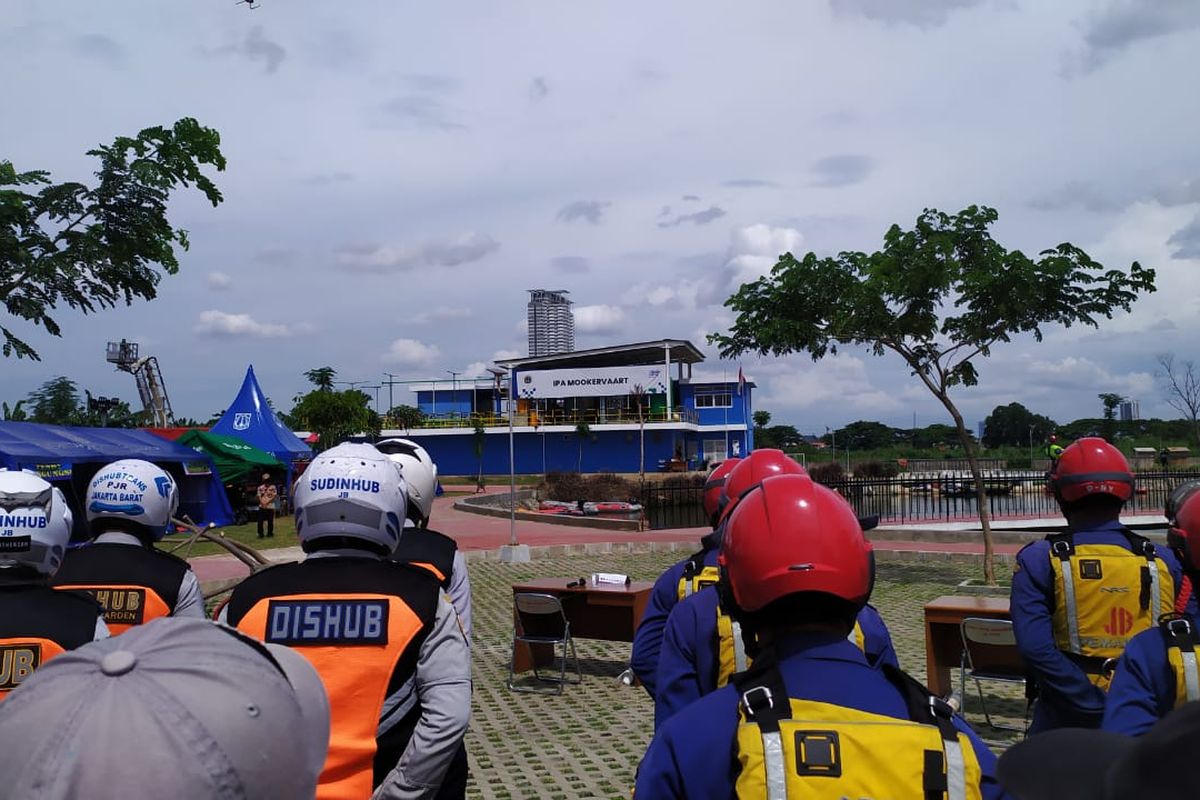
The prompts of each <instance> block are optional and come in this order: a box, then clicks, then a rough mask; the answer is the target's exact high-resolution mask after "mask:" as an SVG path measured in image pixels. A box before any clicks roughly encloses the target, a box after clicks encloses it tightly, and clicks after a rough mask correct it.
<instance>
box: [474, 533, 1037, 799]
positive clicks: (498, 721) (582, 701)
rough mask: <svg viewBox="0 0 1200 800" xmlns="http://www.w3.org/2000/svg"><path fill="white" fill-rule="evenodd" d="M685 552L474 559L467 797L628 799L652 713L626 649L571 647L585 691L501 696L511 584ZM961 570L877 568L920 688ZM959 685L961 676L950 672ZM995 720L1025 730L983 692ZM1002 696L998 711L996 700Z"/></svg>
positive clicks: (657, 561) (899, 642)
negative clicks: (634, 681) (940, 599)
mask: <svg viewBox="0 0 1200 800" xmlns="http://www.w3.org/2000/svg"><path fill="white" fill-rule="evenodd" d="M682 555H683V554H681V553H679V552H674V553H672V552H658V553H638V554H598V555H589V556H564V557H557V558H547V559H540V560H536V561H533V562H529V563H524V564H507V563H501V562H497V561H472V562H471V564H470V574H471V585H472V591H473V595H474V609H473V611H474V627H475V630H474V652H473V661H474V678H475V694H474V701H473V713H472V719H471V727H470V731H469V733H468V734H467V750H468V753H469V755H470V762H471V781H470V784H469V786H468V791H467V796H468V797H471V798H517V799H523V798H578V797H603V798H626V799H627V798H628V797H629V790H630V788H631V787H632V785H633V781H634V773H635V771H636V769H637V765H638V762H639V761H640V760H641V757H642V754H643V753H644V752H645V749H646V745H647V744H648V743H649V741H650V737H651V734H652V729H653V714H654V709H653V704H652V703H651V701H650V698H649V696H648V695H647V694H646V692H645V691H644V690H643V689H641V688H638V687H627V686H623V685H621V684H619V683H618V681H617V676H618V675H619V674H620V673H621V671H622V670H623V669H624V668H625V665H626V662H627V661H628V659H629V652H630V646H629V644H628V643H624V642H605V641H599V640H593V639H578V640H576V646H577V649H578V652H579V658H580V661H581V667H582V670H583V683H582V684H580V685H577V686H575V685H571V686H567V687H566V689H565V691H564V692H563V693H562V694H561V695H557V696H553V695H533V694H516V693H513V692H510V691H509V690H508V688H507V687H506V686H505V680H506V679H507V677H508V661H509V658H510V654H511V649H512V585H513V584H514V583H517V582H521V581H525V580H528V579H530V578H535V577H555V576H559V577H568V576H573V577H578V576H580V575H588V574H591V573H592V572H620V573H625V574H627V575H629V576H631V577H632V578H633V579H634V580H654V578H656V577H657V576H658V575H659V574H660V573H661V572H662V571H663V570H664V569H666V568H667V567H668V566H669V565H670V564H672V563H674V562H675V561H677V560H678V559H679V558H681V557H682ZM977 572H978V568H977V567H975V566H972V565H968V564H953V563H942V562H938V563H934V562H930V563H925V564H901V563H881V564H880V565H879V572H878V577H877V581H876V586H875V593H874V596H873V599H872V602H873V604H874V605H875V606H876V608H878V609H879V612H880V614H881V615H882V616H883V619H884V621H885V622H886V623H887V625H888V628H889V629H890V631H891V634H892V639H893V642H894V644H895V647H896V651H897V654H898V655H899V658H900V664H901V666H902V667H903V668H904V669H905V670H907V671H908V672H910V673H911V674H912V675H914V676H915V677H917V678H919V679H921V680H924V678H925V638H924V637H925V630H924V616H923V610H922V608H923V606H924V604H925V603H926V602H928V601H929V600H932V599H933V598H935V597H937V596H939V595H943V594H954V593H956V592H955V589H954V587H955V584H957V583H958V582H959V581H961V580H963V579H964V578H967V577H976V576H977ZM955 681H956V684H957V670H956V671H955ZM985 691H986V692H987V693H988V698H989V709H990V710H991V711H992V713H993V718H994V719H995V718H996V717H997V716H999V718H1000V719H999V720H997V721H1002V722H1004V723H1007V724H1021V722H1022V716H1023V714H1024V709H1025V701H1024V699H1023V694H1022V691H1021V689H1020V688H1013V687H1004V686H1000V685H997V684H985ZM972 697H974V689H973V687H972V689H971V692H970V695H969V696H968V700H967V706H966V712H967V718H968V719H969V720H970V721H971V723H972V724H973V725H974V726H975V729H976V730H977V731H978V732H979V733H980V735H981V736H983V738H984V739H985V740H987V741H988V742H989V743H991V744H993V745H994V746H995V749H996V750H997V751H999V750H1000V749H1001V748H1002V747H1004V746H1006V745H1007V744H1008V743H1011V742H1012V741H1013V740H1014V739H1015V738H1016V735H1015V734H1006V733H1000V732H997V731H992V730H990V729H988V728H987V727H986V726H985V725H984V721H983V716H982V713H981V711H980V709H979V704H978V700H977V699H975V700H973V699H972ZM993 697H995V698H998V699H996V700H995V701H994V702H993V700H992V698H993Z"/></svg>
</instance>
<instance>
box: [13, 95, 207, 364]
mask: <svg viewBox="0 0 1200 800" xmlns="http://www.w3.org/2000/svg"><path fill="white" fill-rule="evenodd" d="M220 143H221V137H220V135H219V134H218V133H217V132H216V131H215V130H213V129H211V128H205V127H203V126H202V125H200V123H199V122H197V121H196V120H194V119H190V118H185V119H181V120H179V121H178V122H176V123H175V124H174V125H173V126H172V127H170V128H164V127H161V126H156V127H153V128H146V129H144V130H142V131H141V132H139V133H138V135H137V136H135V137H128V136H119V137H117V138H116V139H115V140H114V141H113V143H112V144H110V145H102V146H100V147H98V148H96V149H94V150H89V151H88V155H90V156H96V157H97V158H98V159H99V160H100V166H99V168H98V169H97V170H96V172H95V175H96V179H97V180H96V183H95V185H94V186H87V185H85V184H83V183H76V182H67V183H57V184H56V183H51V181H50V173H48V172H46V171H45V170H33V171H29V172H17V169H16V167H15V166H14V165H13V164H12V162H10V161H0V303H2V304H3V306H4V310H5V312H6V313H7V315H8V316H9V317H12V318H15V319H18V320H25V321H27V322H31V323H33V324H34V325H40V326H41V327H42V328H44V329H45V330H46V332H47V333H50V334H51V335H53V336H60V335H61V331H60V328H59V325H58V323H57V321H56V320H55V319H54V317H52V316H51V312H53V311H54V310H55V309H56V308H58V307H59V306H66V307H68V308H73V309H77V310H79V311H81V312H83V313H84V314H87V313H90V312H93V311H95V310H97V309H100V308H112V307H114V306H116V305H117V304H118V303H121V302H123V303H125V304H126V305H130V304H132V303H133V301H134V299H135V298H141V299H145V300H153V299H154V297H155V296H156V295H157V287H158V281H159V278H160V277H161V274H160V272H159V270H160V269H161V271H162V272H164V273H166V274H169V275H173V274H175V273H176V272H178V271H179V261H178V259H177V257H176V252H175V248H176V246H178V247H179V248H180V249H182V250H187V248H188V234H187V231H186V230H184V229H182V228H175V227H173V226H172V225H171V223H170V222H169V221H168V219H167V203H168V201H169V200H170V198H171V196H172V193H173V192H174V191H175V190H176V189H178V188H180V187H187V186H192V185H195V187H196V188H197V189H199V190H200V191H201V192H203V193H204V196H205V197H206V198H207V199H208V201H209V202H210V203H212V204H213V205H214V206H216V205H217V204H219V203H220V202H221V200H222V198H221V193H220V192H219V191H218V190H217V187H216V185H215V184H213V182H212V181H211V180H210V179H209V178H208V176H207V175H205V174H204V172H203V171H202V169H201V168H202V167H203V166H206V165H207V166H212V167H215V168H216V169H217V170H218V171H220V170H223V169H225V157H224V156H223V155H222V154H221V150H220ZM5 323H6V324H11V323H7V320H5ZM6 324H0V334H2V335H3V344H2V345H0V352H3V354H4V355H5V356H11V355H14V354H15V355H16V356H17V357H18V358H31V359H37V358H38V354H37V351H35V350H34V349H33V347H31V346H30V345H29V344H28V343H26V342H25V341H23V340H22V339H20V338H19V337H18V336H17V335H16V334H15V333H14V332H13V331H12V330H10V329H9V328H8V327H7V326H6Z"/></svg>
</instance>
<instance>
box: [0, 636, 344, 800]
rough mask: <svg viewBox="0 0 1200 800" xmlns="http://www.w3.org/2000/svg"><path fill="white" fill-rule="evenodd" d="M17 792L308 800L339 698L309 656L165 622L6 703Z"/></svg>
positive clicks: (2, 737)
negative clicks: (331, 697) (332, 702)
mask: <svg viewBox="0 0 1200 800" xmlns="http://www.w3.org/2000/svg"><path fill="white" fill-rule="evenodd" d="M0 741H3V742H4V746H3V747H0V785H2V786H4V787H5V790H4V794H5V796H6V797H31V798H32V797H37V798H39V799H40V800H67V799H68V798H84V797H86V798H89V800H128V798H131V797H162V798H173V797H175V798H189V799H191V798H196V800H209V799H210V798H211V799H212V800H217V799H218V798H220V799H221V800H224V799H225V798H229V799H230V800H233V798H239V799H245V800H253V799H254V798H275V797H279V798H311V797H313V796H314V794H315V792H316V785H317V777H318V776H319V775H320V773H321V769H322V767H323V766H324V764H325V753H326V750H327V748H328V744H329V701H328V699H327V698H326V696H325V690H324V688H323V686H322V684H321V679H320V677H319V676H318V675H317V672H316V670H314V669H313V667H312V666H311V665H310V664H309V663H308V661H307V660H305V658H304V657H303V656H301V655H300V654H298V653H296V652H294V651H292V650H289V649H288V648H286V647H282V646H279V645H264V644H262V643H261V642H257V641H255V640H253V639H250V638H249V637H246V636H244V635H243V634H241V633H239V632H238V631H235V630H233V629H232V628H229V627H226V626H224V625H218V624H217V623H213V622H208V621H206V620H200V619H185V618H178V617H164V618H162V619H157V620H154V621H153V622H150V623H147V624H146V625H141V626H138V627H135V628H132V629H130V630H129V631H128V632H126V633H124V634H122V635H121V636H115V637H113V638H111V639H103V640H100V641H97V642H92V643H91V644H87V645H84V646H83V647H80V648H78V649H76V650H71V651H68V652H66V653H63V654H62V655H60V656H57V657H56V658H54V659H53V660H51V661H48V662H46V664H45V665H44V666H43V667H41V668H40V669H38V670H37V671H36V672H34V673H33V675H31V676H30V677H29V678H28V679H26V680H25V681H24V682H23V683H22V684H21V685H20V686H19V687H18V688H17V689H16V690H14V691H13V692H12V694H10V695H9V697H8V699H7V700H5V701H4V702H3V703H0Z"/></svg>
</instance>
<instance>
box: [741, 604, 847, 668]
mask: <svg viewBox="0 0 1200 800" xmlns="http://www.w3.org/2000/svg"><path fill="white" fill-rule="evenodd" d="M846 639H847V640H848V641H849V642H850V643H851V644H853V645H854V646H855V647H857V648H858V649H859V650H862V651H863V653H864V654H865V653H866V652H867V649H866V637H865V636H864V635H863V630H862V626H861V625H859V624H858V620H855V621H854V627H853V628H852V629H851V630H850V634H849V635H848V636H847V637H846ZM752 661H753V659H750V658H748V657H747V656H746V645H745V644H744V642H743V641H742V626H741V625H739V624H738V622H737V620H735V619H734V618H733V617H731V616H729V615H728V614H726V613H725V612H724V610H723V609H722V608H721V606H720V605H718V606H717V688H718V689H720V688H721V687H722V686H724V685H726V684H727V683H729V680H730V678H732V677H733V676H734V674H735V673H738V672H745V671H746V670H747V669H749V668H750V665H751V663H752Z"/></svg>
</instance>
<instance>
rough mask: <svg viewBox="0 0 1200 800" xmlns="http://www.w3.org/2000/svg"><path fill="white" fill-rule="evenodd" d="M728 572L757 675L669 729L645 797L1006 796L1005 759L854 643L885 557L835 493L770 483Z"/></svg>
mask: <svg viewBox="0 0 1200 800" xmlns="http://www.w3.org/2000/svg"><path fill="white" fill-rule="evenodd" d="M719 563H720V567H721V571H722V578H721V584H720V586H721V591H722V592H723V593H725V594H726V598H724V600H723V602H724V603H725V604H726V606H727V608H728V609H729V611H730V613H731V614H732V615H733V617H734V618H735V619H737V620H738V621H739V622H740V623H741V624H742V626H743V628H744V629H745V630H747V631H749V632H750V633H752V634H753V638H748V639H747V641H748V642H753V643H754V646H755V647H756V648H757V650H756V651H755V652H753V653H751V655H752V656H753V658H754V663H753V666H752V667H751V668H750V669H749V670H748V671H747V672H745V673H741V674H739V675H737V676H735V677H734V679H733V680H732V681H731V682H730V683H729V684H728V685H726V686H724V687H722V688H720V689H717V690H716V691H714V692H712V693H711V694H708V695H705V696H704V697H702V698H700V699H699V700H697V701H695V702H694V703H692V704H691V705H689V706H687V707H686V708H684V709H682V710H680V711H679V712H678V713H676V714H675V715H674V716H672V717H670V718H669V719H668V720H666V722H665V723H663V725H662V727H660V728H659V729H658V731H657V732H656V733H655V735H654V738H653V740H652V741H651V742H650V746H649V748H648V749H647V751H646V754H645V757H644V758H643V759H642V762H641V765H640V767H639V769H638V774H637V785H636V787H635V790H634V796H635V797H638V798H653V800H663V799H664V798H695V797H741V798H763V797H770V798H772V800H776V798H778V799H779V800H782V798H787V797H796V798H802V797H946V798H969V799H970V800H978V798H988V800H993V799H994V798H998V797H1001V796H1002V793H1001V792H1000V790H999V788H998V786H997V785H996V783H995V779H994V770H995V762H996V759H995V756H994V755H993V754H992V753H991V751H989V750H988V749H987V747H986V746H985V745H984V744H983V742H982V741H980V740H979V738H978V737H977V736H976V735H975V734H974V732H973V731H971V729H970V728H969V727H968V726H967V724H966V723H965V722H963V721H962V720H961V719H960V718H958V717H957V716H955V715H954V714H953V712H952V710H951V708H950V706H949V705H947V704H946V703H945V702H943V701H941V700H940V699H938V698H935V697H933V696H931V695H930V694H929V692H928V690H927V689H925V688H924V687H923V686H921V684H919V683H917V682H916V681H915V680H913V679H912V678H909V677H908V676H906V675H904V674H903V673H902V672H900V671H899V670H897V669H895V668H894V667H892V666H890V665H883V666H881V667H878V668H877V667H874V666H872V665H871V664H870V663H868V661H867V659H866V656H865V655H864V654H863V651H862V650H860V649H859V648H858V647H856V646H855V645H854V644H853V643H851V642H850V641H849V640H848V638H847V637H848V636H849V634H850V631H851V629H852V628H853V626H854V621H855V617H856V615H857V613H858V612H859V610H860V609H861V608H862V607H863V606H864V604H865V603H866V602H867V600H868V598H869V597H870V594H871V588H872V584H873V580H874V559H873V556H872V552H871V546H870V544H869V543H868V542H867V540H866V538H865V537H864V536H863V533H862V528H861V526H860V524H859V522H858V518H857V517H856V516H855V514H854V510H853V509H852V508H851V507H850V505H849V504H848V503H847V502H846V501H845V500H844V499H843V498H842V497H840V496H839V495H838V494H837V493H836V492H834V491H832V490H831V489H828V488H826V487H824V486H821V485H820V484H817V483H814V482H813V481H812V479H811V478H809V477H808V476H807V475H779V476H775V477H769V478H767V479H765V480H764V481H762V482H761V484H760V485H758V486H757V487H754V488H752V489H751V490H750V491H749V492H748V493H747V494H746V495H745V496H744V497H743V498H742V499H741V501H740V502H739V503H738V504H737V506H736V508H734V510H733V512H732V514H731V515H730V516H729V517H728V518H727V520H726V525H725V533H724V538H723V541H722V544H721V551H720V558H719Z"/></svg>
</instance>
